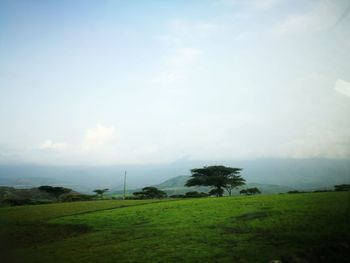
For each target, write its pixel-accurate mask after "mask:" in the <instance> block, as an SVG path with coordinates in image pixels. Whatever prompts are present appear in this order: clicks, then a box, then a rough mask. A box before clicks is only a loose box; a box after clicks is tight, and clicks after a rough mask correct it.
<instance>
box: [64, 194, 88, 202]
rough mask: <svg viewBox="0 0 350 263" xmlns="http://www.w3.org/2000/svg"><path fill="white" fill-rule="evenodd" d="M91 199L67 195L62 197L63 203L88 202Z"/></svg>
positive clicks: (83, 196) (81, 195) (79, 195)
mask: <svg viewBox="0 0 350 263" xmlns="http://www.w3.org/2000/svg"><path fill="white" fill-rule="evenodd" d="M92 199H93V196H91V195H83V194H68V195H66V196H63V197H62V201H63V202H76V201H90V200H92Z"/></svg>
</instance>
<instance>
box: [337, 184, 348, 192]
mask: <svg viewBox="0 0 350 263" xmlns="http://www.w3.org/2000/svg"><path fill="white" fill-rule="evenodd" d="M334 190H335V191H337V192H338V191H350V184H338V185H335V186H334Z"/></svg>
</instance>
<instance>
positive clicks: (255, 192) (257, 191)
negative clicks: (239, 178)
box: [239, 187, 261, 195]
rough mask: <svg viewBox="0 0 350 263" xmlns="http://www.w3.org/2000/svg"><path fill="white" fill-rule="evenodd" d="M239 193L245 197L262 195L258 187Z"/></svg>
mask: <svg viewBox="0 0 350 263" xmlns="http://www.w3.org/2000/svg"><path fill="white" fill-rule="evenodd" d="M239 193H240V194H245V195H256V194H261V192H260V190H259V189H258V188H257V187H253V188H248V189H243V190H241V191H239Z"/></svg>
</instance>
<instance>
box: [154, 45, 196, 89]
mask: <svg viewBox="0 0 350 263" xmlns="http://www.w3.org/2000/svg"><path fill="white" fill-rule="evenodd" d="M200 55H201V51H200V50H199V49H196V48H191V47H184V48H178V49H176V50H175V52H173V53H172V55H170V56H169V58H168V59H167V60H166V66H165V70H162V71H161V72H160V73H158V75H156V76H155V77H153V78H152V82H153V83H156V84H161V85H169V84H172V83H175V82H177V81H183V80H186V79H187V77H188V75H189V74H188V72H189V70H190V68H189V67H190V66H193V65H195V64H196V63H197V62H198V60H199V58H200Z"/></svg>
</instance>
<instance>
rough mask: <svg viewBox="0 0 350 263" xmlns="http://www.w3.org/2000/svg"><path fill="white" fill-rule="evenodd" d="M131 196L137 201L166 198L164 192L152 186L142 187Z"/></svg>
mask: <svg viewBox="0 0 350 263" xmlns="http://www.w3.org/2000/svg"><path fill="white" fill-rule="evenodd" d="M133 195H134V196H135V197H136V198H138V199H157V198H159V199H161V198H165V197H167V194H166V192H164V191H162V190H159V189H158V188H157V187H153V186H147V187H144V188H142V191H140V192H134V193H133Z"/></svg>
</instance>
